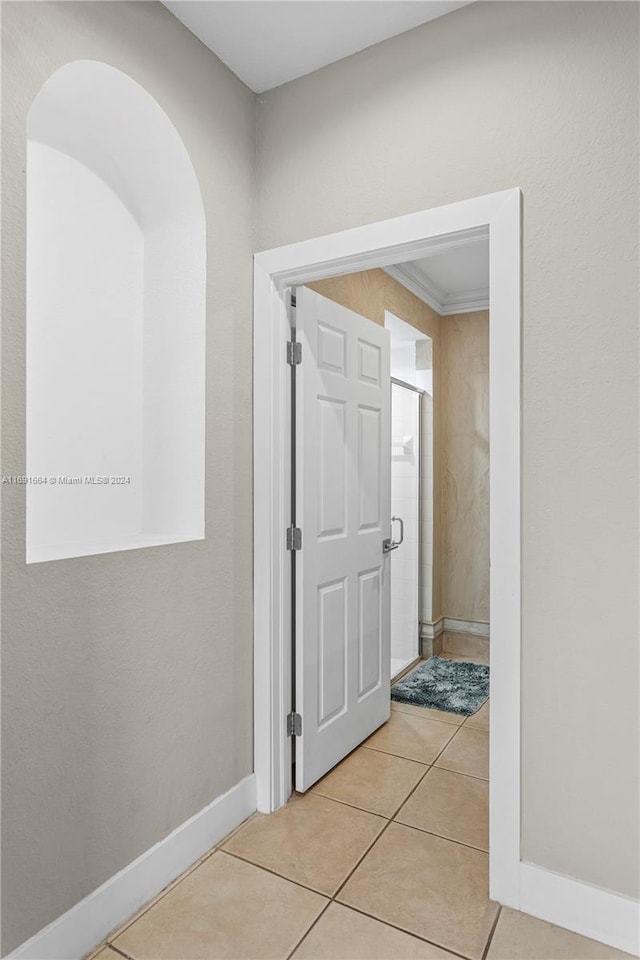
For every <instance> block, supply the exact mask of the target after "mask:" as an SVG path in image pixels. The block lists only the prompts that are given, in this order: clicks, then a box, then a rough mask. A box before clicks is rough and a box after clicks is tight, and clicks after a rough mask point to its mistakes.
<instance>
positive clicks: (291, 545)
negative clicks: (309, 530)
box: [287, 527, 302, 550]
mask: <svg viewBox="0 0 640 960" xmlns="http://www.w3.org/2000/svg"><path fill="white" fill-rule="evenodd" d="M287 550H302V530H301V529H300V527H287Z"/></svg>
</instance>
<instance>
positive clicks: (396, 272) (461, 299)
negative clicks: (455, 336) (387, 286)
mask: <svg viewBox="0 0 640 960" xmlns="http://www.w3.org/2000/svg"><path fill="white" fill-rule="evenodd" d="M384 271H385V273H388V274H389V276H390V277H393V279H394V280H397V281H398V283H401V284H402V286H403V287H406V288H407V290H410V291H411V293H413V294H415V296H416V297H418V298H419V299H420V300H422V302H423V303H426V304H427V306H429V307H431V309H432V310H435V312H436V313H438V314H440V316H441V317H449V316H452V315H453V314H455V313H473V312H474V311H476V310H488V309H489V288H488V287H478V288H477V289H475V290H467V291H465V292H464V293H450V294H447V293H445V292H444V290H441V289H440V287H439V286H438V285H437V284H435V283H434V282H433V280H430V279H428V278H427V277H425V276H424V275H423V274H422V273H418V272H417V271H416V270H415V269H414V268H413V265H412V264H411V263H402V264H399V265H395V264H394V265H392V266H390V267H385V268H384Z"/></svg>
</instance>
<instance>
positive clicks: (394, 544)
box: [382, 517, 404, 553]
mask: <svg viewBox="0 0 640 960" xmlns="http://www.w3.org/2000/svg"><path fill="white" fill-rule="evenodd" d="M394 522H397V523H399V524H400V539H399V540H394V539H393V538H392V537H389V538H388V539H387V540H383V541H382V552H383V553H391V551H392V550H397V549H398V547H399V546H400V544H401V543H404V520H403V519H402V517H391V523H394Z"/></svg>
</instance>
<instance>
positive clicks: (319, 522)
mask: <svg viewBox="0 0 640 960" xmlns="http://www.w3.org/2000/svg"><path fill="white" fill-rule="evenodd" d="M296 300H297V304H296V330H297V338H298V340H300V341H301V342H302V364H301V366H300V367H298V368H297V374H296V384H297V386H296V416H297V423H296V431H297V437H298V445H297V451H296V461H297V462H296V497H297V505H298V506H297V509H298V514H297V518H296V522H297V525H298V526H300V527H302V550H300V551H298V552H296V555H295V563H296V643H297V647H296V710H297V712H298V713H300V714H301V716H302V734H301V736H299V737H297V738H296V783H295V786H296V789H297V790H300V791H304V790H307V789H308V788H309V787H310V786H311V785H312V784H313V783H315V782H316V780H318V779H319V778H320V777H321V776H323V774H325V773H326V772H327V770H329V769H331V767H333V766H334V765H335V764H336V763H338V762H339V761H340V760H341V759H342V758H343V757H344V756H346V754H347V753H349V752H350V751H351V750H353V748H354V747H356V746H357V745H358V744H359V743H361V742H362V740H364V739H365V738H366V737H367V736H369V734H370V733H372V732H373V731H374V730H375V729H377V727H379V726H380V724H382V723H384V721H385V720H387V719H388V717H389V712H390V691H389V669H388V662H389V658H390V647H389V638H390V562H389V557H388V555H385V554H383V552H382V541H383V539H384V538H385V537H387V536H389V532H390V531H389V527H390V519H389V518H390V515H391V462H390V449H391V448H390V396H391V395H390V379H389V334H388V331H387V330H385V329H384V328H383V327H380V326H378V325H377V324H374V323H372V322H371V321H369V320H366V319H365V318H364V317H361V316H359V315H358V314H356V313H353V312H352V311H350V310H347V309H345V308H344V307H341V306H339V305H338V304H336V303H333V302H332V301H331V300H327V299H326V298H325V297H321V296H320V295H319V294H317V293H315V292H313V291H311V290H308V289H307V288H305V287H300V288H298V290H297V294H296ZM385 665H387V666H385Z"/></svg>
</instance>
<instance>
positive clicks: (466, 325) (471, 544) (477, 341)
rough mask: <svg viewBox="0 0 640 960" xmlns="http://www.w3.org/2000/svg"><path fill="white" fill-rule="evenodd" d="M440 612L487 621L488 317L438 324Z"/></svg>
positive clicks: (483, 313)
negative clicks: (440, 458)
mask: <svg viewBox="0 0 640 960" xmlns="http://www.w3.org/2000/svg"><path fill="white" fill-rule="evenodd" d="M440 343H441V365H440V370H441V373H440V376H441V389H440V403H441V404H442V503H441V510H442V610H443V615H444V616H445V617H456V618H457V619H459V620H489V314H488V313H487V312H486V311H478V312H476V313H467V314H458V315H456V316H450V317H443V318H442V323H441V326H440Z"/></svg>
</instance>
